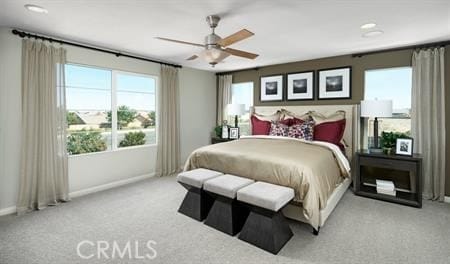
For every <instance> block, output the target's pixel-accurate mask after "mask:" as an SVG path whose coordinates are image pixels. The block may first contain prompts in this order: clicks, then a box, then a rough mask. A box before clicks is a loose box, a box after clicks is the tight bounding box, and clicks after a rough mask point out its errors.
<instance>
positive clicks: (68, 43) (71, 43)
mask: <svg viewBox="0 0 450 264" xmlns="http://www.w3.org/2000/svg"><path fill="white" fill-rule="evenodd" d="M12 34H13V35H17V36H19V37H20V38H26V37H27V38H35V39H41V40H47V41H49V42H56V43H59V44H65V45H70V46H75V47H79V48H84V49H90V50H95V51H100V52H104V53H109V54H113V55H116V57H120V56H122V57H127V58H132V59H137V60H142V61H148V62H153V63H159V64H162V65H168V66H172V67H175V68H182V66H181V65H178V64H172V63H168V62H163V61H158V60H152V59H149V58H144V57H139V56H135V55H131V54H124V53H121V52H114V51H112V50H108V49H104V48H100V47H91V46H87V45H83V44H79V43H75V42H71V41H66V40H62V39H54V38H50V37H45V36H41V35H37V34H31V33H27V32H24V31H19V30H17V29H13V30H12Z"/></svg>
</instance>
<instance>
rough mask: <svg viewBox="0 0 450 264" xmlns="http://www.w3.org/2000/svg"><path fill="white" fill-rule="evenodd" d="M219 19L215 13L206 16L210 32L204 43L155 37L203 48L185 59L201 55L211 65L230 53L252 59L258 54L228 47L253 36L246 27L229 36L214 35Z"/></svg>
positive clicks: (192, 58) (193, 58)
mask: <svg viewBox="0 0 450 264" xmlns="http://www.w3.org/2000/svg"><path fill="white" fill-rule="evenodd" d="M219 21H220V17H219V16H216V15H211V16H207V17H206V22H208V25H209V26H210V27H211V29H212V33H211V34H209V35H207V36H206V37H205V44H198V43H192V42H187V41H181V40H175V39H168V38H162V37H157V39H161V40H165V41H171V42H176V43H180V44H186V45H192V46H196V47H202V48H204V50H203V51H202V52H200V53H199V54H198V55H192V56H191V57H189V58H187V60H195V59H197V58H198V57H202V58H204V59H205V60H206V61H207V62H208V63H209V64H211V66H212V67H214V66H215V65H216V64H217V63H219V62H221V61H223V60H224V59H225V58H226V57H228V56H230V55H234V56H238V57H243V58H247V59H252V60H253V59H255V58H256V57H258V56H259V55H258V54H254V53H250V52H246V51H243V50H237V49H232V48H228V46H230V45H232V44H234V43H236V42H239V41H241V40H244V39H246V38H249V37H251V36H253V35H254V34H253V33H252V32H250V31H248V30H247V29H242V30H240V31H238V32H236V33H234V34H231V35H230V36H228V37H226V38H221V37H220V36H218V35H216V34H215V32H214V31H215V28H216V27H217V25H218V24H219Z"/></svg>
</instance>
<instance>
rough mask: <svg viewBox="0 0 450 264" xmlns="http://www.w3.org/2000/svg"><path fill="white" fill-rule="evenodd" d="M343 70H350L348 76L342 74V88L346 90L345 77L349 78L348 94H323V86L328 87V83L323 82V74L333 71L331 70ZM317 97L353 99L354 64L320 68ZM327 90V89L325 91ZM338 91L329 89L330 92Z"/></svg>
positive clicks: (322, 98)
mask: <svg viewBox="0 0 450 264" xmlns="http://www.w3.org/2000/svg"><path fill="white" fill-rule="evenodd" d="M341 70H348V76H347V77H345V76H344V75H341V76H342V80H341V82H342V84H341V85H342V90H345V89H346V88H345V87H344V86H345V81H344V78H346V79H347V81H348V89H347V90H348V95H346V94H344V95H342V96H336V95H335V96H332V95H331V96H325V97H324V95H323V94H322V92H323V91H322V90H321V89H322V88H323V87H326V83H324V82H322V81H321V80H322V79H321V75H322V74H325V73H326V72H331V71H341ZM338 76H339V75H336V76H334V77H338ZM317 83H318V85H317V88H316V89H317V99H318V100H342V99H351V98H352V66H342V67H336V68H326V69H320V70H317ZM325 92H326V91H325ZM336 92H337V91H328V93H336Z"/></svg>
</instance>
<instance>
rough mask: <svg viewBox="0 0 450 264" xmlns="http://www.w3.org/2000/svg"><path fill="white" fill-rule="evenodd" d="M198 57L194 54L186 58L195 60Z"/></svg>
mask: <svg viewBox="0 0 450 264" xmlns="http://www.w3.org/2000/svg"><path fill="white" fill-rule="evenodd" d="M197 58H198V56H197V55H192V56H191V57H189V58H187V59H186V60H195V59H197Z"/></svg>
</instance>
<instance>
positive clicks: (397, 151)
mask: <svg viewBox="0 0 450 264" xmlns="http://www.w3.org/2000/svg"><path fill="white" fill-rule="evenodd" d="M402 141H404V142H402ZM405 142H408V149H407V150H403V149H402V147H403V146H402V143H405ZM395 154H396V155H402V156H409V157H412V156H413V155H414V139H412V138H397V140H396V141H395Z"/></svg>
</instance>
